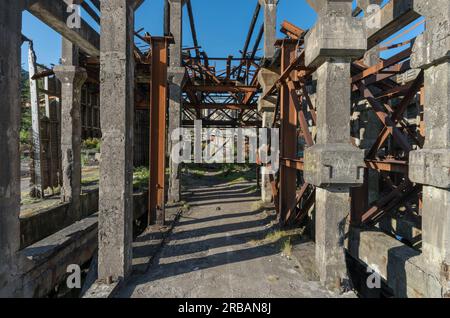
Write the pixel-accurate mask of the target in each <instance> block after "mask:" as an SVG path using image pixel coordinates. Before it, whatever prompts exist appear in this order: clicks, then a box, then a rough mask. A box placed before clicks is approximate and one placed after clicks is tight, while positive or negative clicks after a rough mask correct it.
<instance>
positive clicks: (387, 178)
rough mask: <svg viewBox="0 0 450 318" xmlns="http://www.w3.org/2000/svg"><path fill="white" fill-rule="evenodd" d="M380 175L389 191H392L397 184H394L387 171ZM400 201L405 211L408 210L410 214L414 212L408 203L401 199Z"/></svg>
mask: <svg viewBox="0 0 450 318" xmlns="http://www.w3.org/2000/svg"><path fill="white" fill-rule="evenodd" d="M382 176H383V180H384V181H385V183H386V185H387V186H388V187H389V189H390V190H391V191H393V190H395V189H396V188H397V186H396V185H395V184H394V182H393V181H392V179H391V177H390V175H389V174H388V173H385V172H383V173H382ZM402 203H403V204H404V205H405V208H406V211H407V212H409V213H411V214H413V213H414V211H413V209H412V208H410V204H409V203H408V202H407V201H403V202H402Z"/></svg>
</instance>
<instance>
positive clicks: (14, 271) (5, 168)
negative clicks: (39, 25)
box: [0, 0, 22, 297]
mask: <svg viewBox="0 0 450 318" xmlns="http://www.w3.org/2000/svg"><path fill="white" fill-rule="evenodd" d="M21 29H22V1H17V0H5V1H0V113H1V115H0V297H9V296H18V295H17V294H16V293H15V289H16V288H15V283H16V282H17V280H18V274H19V264H18V256H17V252H18V250H19V248H20V222H19V214H20V153H19V130H20V114H21V111H20V109H21V105H20V80H21V66H20V65H21V63H20V45H21V43H22V40H21Z"/></svg>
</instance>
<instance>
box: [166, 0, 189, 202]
mask: <svg viewBox="0 0 450 318" xmlns="http://www.w3.org/2000/svg"><path fill="white" fill-rule="evenodd" d="M169 5H170V33H171V35H172V36H173V37H174V41H175V43H174V44H171V45H170V48H169V50H170V51H169V54H170V64H169V69H168V79H169V149H168V151H169V154H170V161H169V167H170V177H169V190H168V201H169V203H174V202H178V201H180V192H181V165H180V164H178V163H177V162H176V161H175V160H173V158H172V147H173V144H176V143H178V142H179V141H180V139H181V136H172V133H173V132H174V130H176V129H178V128H180V127H181V113H182V112H181V108H182V84H183V79H184V75H185V69H184V67H182V66H183V61H182V42H183V1H182V0H169ZM172 138H174V140H172Z"/></svg>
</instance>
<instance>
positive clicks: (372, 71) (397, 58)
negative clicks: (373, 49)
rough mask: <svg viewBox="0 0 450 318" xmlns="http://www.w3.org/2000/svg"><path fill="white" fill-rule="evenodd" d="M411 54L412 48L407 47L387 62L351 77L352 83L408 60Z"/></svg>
mask: <svg viewBox="0 0 450 318" xmlns="http://www.w3.org/2000/svg"><path fill="white" fill-rule="evenodd" d="M411 52H412V48H411V47H409V48H407V49H406V50H404V51H401V52H400V53H398V54H396V55H394V56H393V57H391V58H389V59H388V60H383V61H382V62H380V63H379V64H377V65H374V66H372V67H369V68H368V69H366V70H364V71H363V72H361V73H360V74H358V75H355V76H353V77H352V83H355V82H358V81H361V80H363V79H365V78H366V77H368V76H370V75H373V74H376V73H379V72H380V71H382V70H384V69H385V68H388V67H389V66H392V65H394V64H397V63H399V62H401V61H403V60H406V59H408V58H409V57H410V56H411Z"/></svg>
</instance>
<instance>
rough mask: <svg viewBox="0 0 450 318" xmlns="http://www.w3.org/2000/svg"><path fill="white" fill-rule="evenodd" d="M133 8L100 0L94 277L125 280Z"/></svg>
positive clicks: (124, 0) (130, 186)
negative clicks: (99, 146)
mask: <svg viewBox="0 0 450 318" xmlns="http://www.w3.org/2000/svg"><path fill="white" fill-rule="evenodd" d="M133 6H134V4H133V2H132V1H127V0H115V1H101V13H102V21H101V34H100V51H101V53H100V83H101V84H100V116H101V117H100V120H101V127H102V149H101V152H102V160H101V163H100V189H99V196H100V197H99V222H98V223H99V230H98V239H99V247H98V249H99V250H98V278H99V281H103V282H104V281H106V282H111V281H112V282H116V281H120V280H123V279H126V278H127V277H128V276H129V275H130V273H131V267H132V239H133V121H134V59H133V47H134V42H133V33H134V7H133Z"/></svg>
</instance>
